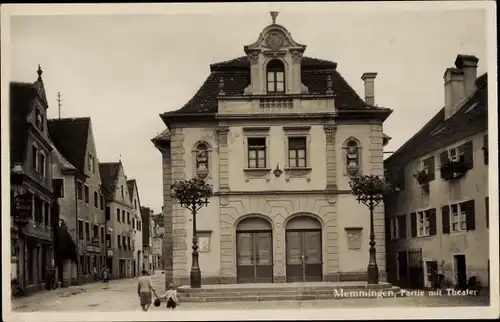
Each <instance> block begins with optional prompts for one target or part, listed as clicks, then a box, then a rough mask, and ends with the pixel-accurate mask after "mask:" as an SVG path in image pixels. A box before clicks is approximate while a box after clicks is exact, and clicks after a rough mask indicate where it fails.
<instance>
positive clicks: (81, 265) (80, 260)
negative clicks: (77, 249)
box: [78, 255, 85, 274]
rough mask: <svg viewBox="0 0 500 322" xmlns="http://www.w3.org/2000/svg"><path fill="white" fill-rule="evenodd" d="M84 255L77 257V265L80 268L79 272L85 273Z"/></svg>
mask: <svg viewBox="0 0 500 322" xmlns="http://www.w3.org/2000/svg"><path fill="white" fill-rule="evenodd" d="M84 258H85V256H83V255H80V256H79V258H78V266H79V268H80V274H85V259H84Z"/></svg>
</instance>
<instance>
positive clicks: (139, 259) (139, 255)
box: [132, 187, 144, 275]
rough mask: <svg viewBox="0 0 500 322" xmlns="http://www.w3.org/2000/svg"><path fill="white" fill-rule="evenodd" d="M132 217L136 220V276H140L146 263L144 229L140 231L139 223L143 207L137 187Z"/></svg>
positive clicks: (133, 198)
mask: <svg viewBox="0 0 500 322" xmlns="http://www.w3.org/2000/svg"><path fill="white" fill-rule="evenodd" d="M132 207H133V209H132V216H133V217H134V218H135V226H134V227H132V228H133V229H134V255H133V256H134V260H135V261H134V264H135V272H136V275H139V274H140V273H141V270H142V263H143V261H144V256H143V250H142V228H141V229H140V230H139V229H138V222H141V223H142V218H141V205H140V202H139V194H138V190H137V187H135V189H134V194H133V196H132Z"/></svg>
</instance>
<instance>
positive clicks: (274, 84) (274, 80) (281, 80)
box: [267, 71, 285, 93]
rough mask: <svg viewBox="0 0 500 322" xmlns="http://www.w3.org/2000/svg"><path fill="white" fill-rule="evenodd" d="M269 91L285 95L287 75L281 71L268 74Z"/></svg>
mask: <svg viewBox="0 0 500 322" xmlns="http://www.w3.org/2000/svg"><path fill="white" fill-rule="evenodd" d="M267 91H268V92H275V93H283V92H284V91H285V74H284V72H281V71H269V72H267Z"/></svg>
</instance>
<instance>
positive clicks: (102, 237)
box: [101, 226, 104, 242]
mask: <svg viewBox="0 0 500 322" xmlns="http://www.w3.org/2000/svg"><path fill="white" fill-rule="evenodd" d="M101 242H104V227H103V226H101Z"/></svg>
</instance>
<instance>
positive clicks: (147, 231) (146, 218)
mask: <svg viewBox="0 0 500 322" xmlns="http://www.w3.org/2000/svg"><path fill="white" fill-rule="evenodd" d="M152 216H153V210H152V209H150V208H149V207H141V217H142V223H143V225H142V228H143V230H142V253H143V256H144V257H143V269H145V270H147V271H148V272H153V271H154V266H153V240H152V237H151V235H152V231H153V227H152V220H151V217H152Z"/></svg>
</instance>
